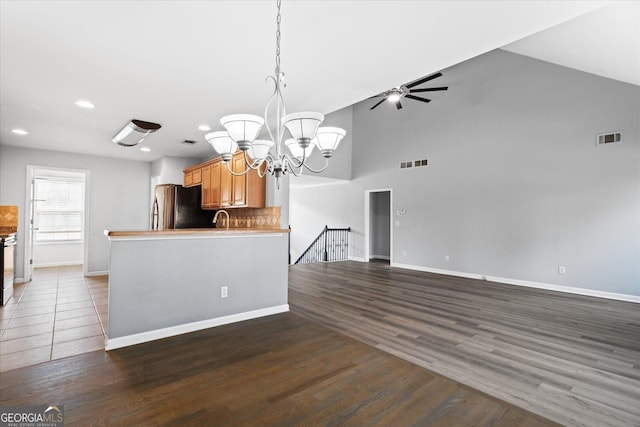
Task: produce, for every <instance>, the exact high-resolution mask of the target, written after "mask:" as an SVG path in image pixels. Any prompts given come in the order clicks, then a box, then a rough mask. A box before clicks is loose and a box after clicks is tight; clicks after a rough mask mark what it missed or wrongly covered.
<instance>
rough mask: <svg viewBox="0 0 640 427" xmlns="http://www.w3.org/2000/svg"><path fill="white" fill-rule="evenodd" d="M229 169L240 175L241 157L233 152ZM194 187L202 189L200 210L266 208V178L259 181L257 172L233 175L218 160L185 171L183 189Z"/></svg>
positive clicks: (242, 159)
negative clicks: (200, 186) (198, 186)
mask: <svg viewBox="0 0 640 427" xmlns="http://www.w3.org/2000/svg"><path fill="white" fill-rule="evenodd" d="M229 166H230V167H231V170H233V171H234V172H236V173H240V172H243V171H244V170H245V169H246V166H245V161H244V153H243V152H242V151H238V152H236V153H235V154H234V156H233V158H232V159H231V160H230V161H229ZM196 177H197V179H196ZM195 185H202V209H229V208H263V207H265V200H266V197H265V196H266V180H265V178H260V175H259V174H258V171H256V170H251V171H249V173H247V174H245V175H233V174H232V173H231V172H229V170H228V168H227V165H226V164H225V162H223V161H222V160H221V159H220V158H218V159H214V160H210V161H208V162H206V163H201V164H199V165H195V166H192V167H190V168H187V169H185V170H184V186H185V187H192V186H195Z"/></svg>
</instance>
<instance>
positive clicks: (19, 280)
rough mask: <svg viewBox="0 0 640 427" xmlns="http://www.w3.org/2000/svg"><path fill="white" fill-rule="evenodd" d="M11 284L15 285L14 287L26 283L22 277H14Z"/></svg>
mask: <svg viewBox="0 0 640 427" xmlns="http://www.w3.org/2000/svg"><path fill="white" fill-rule="evenodd" d="M13 283H15V284H16V285H19V284H21V283H27V281H26V280H24V277H16V278H14V279H13Z"/></svg>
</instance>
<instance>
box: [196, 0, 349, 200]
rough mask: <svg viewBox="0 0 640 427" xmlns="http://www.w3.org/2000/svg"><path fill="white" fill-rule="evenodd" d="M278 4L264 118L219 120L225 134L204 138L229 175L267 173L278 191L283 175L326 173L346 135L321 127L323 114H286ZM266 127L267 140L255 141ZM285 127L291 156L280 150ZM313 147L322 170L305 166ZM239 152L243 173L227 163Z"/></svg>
mask: <svg viewBox="0 0 640 427" xmlns="http://www.w3.org/2000/svg"><path fill="white" fill-rule="evenodd" d="M280 3H281V0H277V7H278V15H277V19H276V24H277V30H276V67H275V74H274V75H273V76H267V81H272V82H273V84H274V86H275V87H274V90H273V93H272V94H271V97H270V98H269V101H268V102H267V105H266V107H265V109H264V116H263V117H260V116H256V115H252V114H232V115H230V116H225V117H223V118H222V119H220V124H221V125H222V126H223V127H224V128H225V130H224V131H218V132H211V133H208V134H206V135H205V136H204V137H205V139H206V140H207V141H208V142H209V143H210V144H211V146H212V147H213V149H214V150H215V151H216V152H217V153H218V154H220V157H221V158H222V160H224V162H225V164H226V165H227V169H228V170H229V172H231V174H233V175H236V176H241V175H245V174H247V173H248V172H249V171H251V170H257V171H258V174H259V175H260V177H264V176H265V175H266V174H270V175H273V176H274V177H275V179H276V186H277V187H278V188H280V181H279V178H280V176H282V175H286V174H292V175H294V176H300V174H301V173H302V171H303V169H307V170H308V171H310V172H313V173H320V172H322V171H323V170H325V169H326V168H327V166H328V164H329V158H330V157H331V156H332V155H333V152H334V151H335V149H336V148H338V144H339V143H340V140H342V138H343V137H344V136H345V135H346V132H345V131H344V129H340V128H337V127H320V125H321V124H322V121H323V120H324V115H323V114H320V113H315V112H309V111H306V112H300V113H292V114H287V113H286V110H285V105H284V97H283V95H282V89H283V88H284V87H285V86H286V84H285V79H284V78H285V76H284V73H283V72H282V71H281V69H280V21H281V16H280ZM272 110H275V121H274V123H273V126H269V114H270V113H272ZM272 114H273V113H272ZM265 124H266V125H267V126H266V130H267V133H268V135H269V139H257V138H258V135H259V134H260V131H261V130H262V127H263V126H264V125H265ZM272 128H273V130H272ZM285 128H286V130H287V131H288V132H289V134H290V136H291V138H288V139H286V140H284V144H285V145H286V146H287V148H288V149H289V152H290V154H287V153H285V152H284V150H283V147H282V142H283V138H284V133H285ZM315 147H318V149H319V150H320V152H321V153H322V156H323V157H324V166H323V167H322V168H321V169H313V168H311V167H310V166H309V165H308V159H309V155H310V154H311V152H312V151H313V149H314V148H315ZM238 149H240V150H242V151H243V152H244V160H245V165H246V167H245V170H244V171H237V170H233V169H232V168H231V166H230V164H229V162H230V161H231V159H232V157H233V153H235V152H236V151H237V150H238Z"/></svg>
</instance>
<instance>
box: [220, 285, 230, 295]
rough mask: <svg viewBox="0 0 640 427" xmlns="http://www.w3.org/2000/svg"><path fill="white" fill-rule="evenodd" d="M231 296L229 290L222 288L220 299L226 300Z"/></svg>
mask: <svg viewBox="0 0 640 427" xmlns="http://www.w3.org/2000/svg"><path fill="white" fill-rule="evenodd" d="M228 296H229V288H227V287H226V286H223V287H221V288H220V298H226V297H228Z"/></svg>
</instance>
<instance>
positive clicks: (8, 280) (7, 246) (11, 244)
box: [0, 239, 16, 305]
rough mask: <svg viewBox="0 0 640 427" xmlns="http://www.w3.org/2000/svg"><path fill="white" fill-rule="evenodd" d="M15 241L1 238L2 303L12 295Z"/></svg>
mask: <svg viewBox="0 0 640 427" xmlns="http://www.w3.org/2000/svg"><path fill="white" fill-rule="evenodd" d="M15 258H16V241H15V239H7V240H4V239H3V240H2V263H0V264H2V294H1V297H2V298H1V300H2V305H5V304H6V303H7V302H8V301H9V299H11V297H12V296H13V279H14V276H15V270H14V268H15V267H14V266H15Z"/></svg>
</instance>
